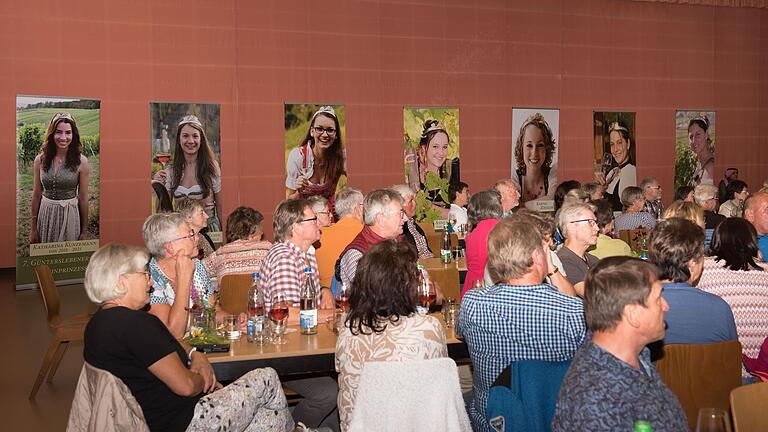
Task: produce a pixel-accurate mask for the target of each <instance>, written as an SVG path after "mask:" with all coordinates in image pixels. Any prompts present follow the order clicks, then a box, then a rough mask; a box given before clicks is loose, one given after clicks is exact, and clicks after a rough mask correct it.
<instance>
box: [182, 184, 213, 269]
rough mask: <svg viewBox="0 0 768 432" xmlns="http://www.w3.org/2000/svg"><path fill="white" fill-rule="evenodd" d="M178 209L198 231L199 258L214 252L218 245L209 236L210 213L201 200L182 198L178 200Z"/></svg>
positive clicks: (191, 226) (190, 225)
mask: <svg viewBox="0 0 768 432" xmlns="http://www.w3.org/2000/svg"><path fill="white" fill-rule="evenodd" d="M176 211H177V212H179V214H181V215H182V216H183V217H184V219H185V220H186V221H187V223H188V224H189V227H190V228H192V229H193V230H194V231H195V232H196V233H197V252H198V253H197V255H196V257H197V258H199V259H203V258H205V257H207V256H208V255H210V254H212V253H213V251H215V250H216V245H215V244H213V240H212V239H211V237H210V236H208V214H207V213H206V212H205V207H204V206H203V202H202V201H201V200H196V199H192V198H182V199H180V200H176Z"/></svg>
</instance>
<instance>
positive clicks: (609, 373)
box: [552, 256, 688, 432]
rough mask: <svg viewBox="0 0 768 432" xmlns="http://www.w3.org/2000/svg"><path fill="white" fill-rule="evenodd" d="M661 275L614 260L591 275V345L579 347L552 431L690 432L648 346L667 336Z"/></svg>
mask: <svg viewBox="0 0 768 432" xmlns="http://www.w3.org/2000/svg"><path fill="white" fill-rule="evenodd" d="M656 272H657V270H656V268H655V267H654V266H653V265H652V264H650V263H647V262H645V261H643V260H640V259H638V258H631V257H623V256H622V257H608V258H605V259H603V260H602V261H600V262H599V263H598V264H597V265H596V266H594V267H593V268H592V269H590V271H589V273H587V278H586V281H585V287H584V315H585V319H586V321H587V328H588V329H589V330H590V331H591V334H592V340H590V341H587V342H586V343H584V345H582V346H581V348H579V350H578V351H577V352H576V355H575V356H574V357H573V362H572V363H571V367H570V368H569V369H568V373H567V374H566V375H565V379H563V384H562V386H561V387H560V393H559V394H558V398H557V405H556V407H555V417H554V418H553V420H552V432H565V431H568V432H570V431H631V430H633V429H634V425H635V422H637V421H638V420H642V421H647V422H649V423H650V424H651V426H652V427H653V430H654V431H655V432H662V431H674V432H683V431H687V430H688V421H687V420H686V417H685V412H684V411H683V408H682V406H680V402H679V401H678V400H677V398H676V397H675V395H674V394H672V392H671V391H670V390H669V389H668V388H667V387H666V386H665V385H664V382H663V381H662V380H661V377H660V376H659V374H658V372H656V368H655V367H654V366H653V363H651V359H650V353H649V350H648V349H647V348H646V347H645V346H646V345H647V344H649V343H651V342H654V341H657V340H659V339H661V338H663V337H664V313H665V312H666V311H667V310H668V309H669V307H668V306H667V302H666V301H664V298H663V297H662V295H661V291H662V288H661V284H660V283H659V281H658V279H657V273H656Z"/></svg>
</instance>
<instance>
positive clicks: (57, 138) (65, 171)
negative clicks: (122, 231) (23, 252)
mask: <svg viewBox="0 0 768 432" xmlns="http://www.w3.org/2000/svg"><path fill="white" fill-rule="evenodd" d="M81 149H82V143H81V142H80V131H79V130H78V129H77V123H75V119H74V118H73V117H72V115H71V114H69V113H66V112H64V113H56V114H55V115H54V116H53V118H52V119H51V121H50V122H49V123H48V128H47V129H46V131H45V140H44V142H43V145H42V149H41V152H40V154H39V155H38V156H37V157H36V158H35V162H34V186H33V191H32V224H31V228H30V231H29V242H30V243H52V242H63V241H73V240H85V239H86V238H87V235H88V176H89V168H88V159H86V158H85V156H83V155H82V154H81V153H80V151H81Z"/></svg>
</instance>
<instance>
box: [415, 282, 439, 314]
mask: <svg viewBox="0 0 768 432" xmlns="http://www.w3.org/2000/svg"><path fill="white" fill-rule="evenodd" d="M436 298H437V294H436V293H435V287H434V285H433V284H432V282H430V281H422V283H420V284H419V305H420V306H421V309H422V311H423V312H424V313H425V314H427V313H429V307H430V306H431V305H432V303H433V302H434V301H435V299H436Z"/></svg>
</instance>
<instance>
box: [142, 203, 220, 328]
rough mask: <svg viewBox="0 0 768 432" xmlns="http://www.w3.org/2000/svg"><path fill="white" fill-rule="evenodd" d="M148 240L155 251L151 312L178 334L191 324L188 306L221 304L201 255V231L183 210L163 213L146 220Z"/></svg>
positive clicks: (144, 233) (152, 265) (151, 267)
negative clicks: (217, 301)
mask: <svg viewBox="0 0 768 432" xmlns="http://www.w3.org/2000/svg"><path fill="white" fill-rule="evenodd" d="M142 234H143V237H144V243H145V245H146V247H147V249H148V250H149V252H150V253H151V254H152V259H151V260H150V261H149V270H150V273H151V279H152V288H154V291H153V292H152V295H150V297H149V303H150V308H149V313H151V314H152V315H155V316H157V317H158V318H160V321H162V322H163V323H164V324H165V325H166V326H167V327H168V329H169V330H170V331H171V333H172V334H173V335H174V336H175V337H177V338H178V337H182V336H183V335H184V331H185V330H186V326H187V310H188V309H189V308H199V307H206V308H208V307H217V304H216V295H215V292H214V286H213V284H212V283H211V279H210V277H209V276H208V272H207V271H206V270H205V266H203V264H202V262H200V260H199V259H197V258H195V257H196V256H197V234H196V233H195V230H193V229H192V227H190V226H189V224H188V223H187V221H186V220H185V219H184V217H183V216H181V215H180V214H179V213H159V214H155V215H152V216H150V217H148V218H147V220H146V221H144V226H143V227H142Z"/></svg>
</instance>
